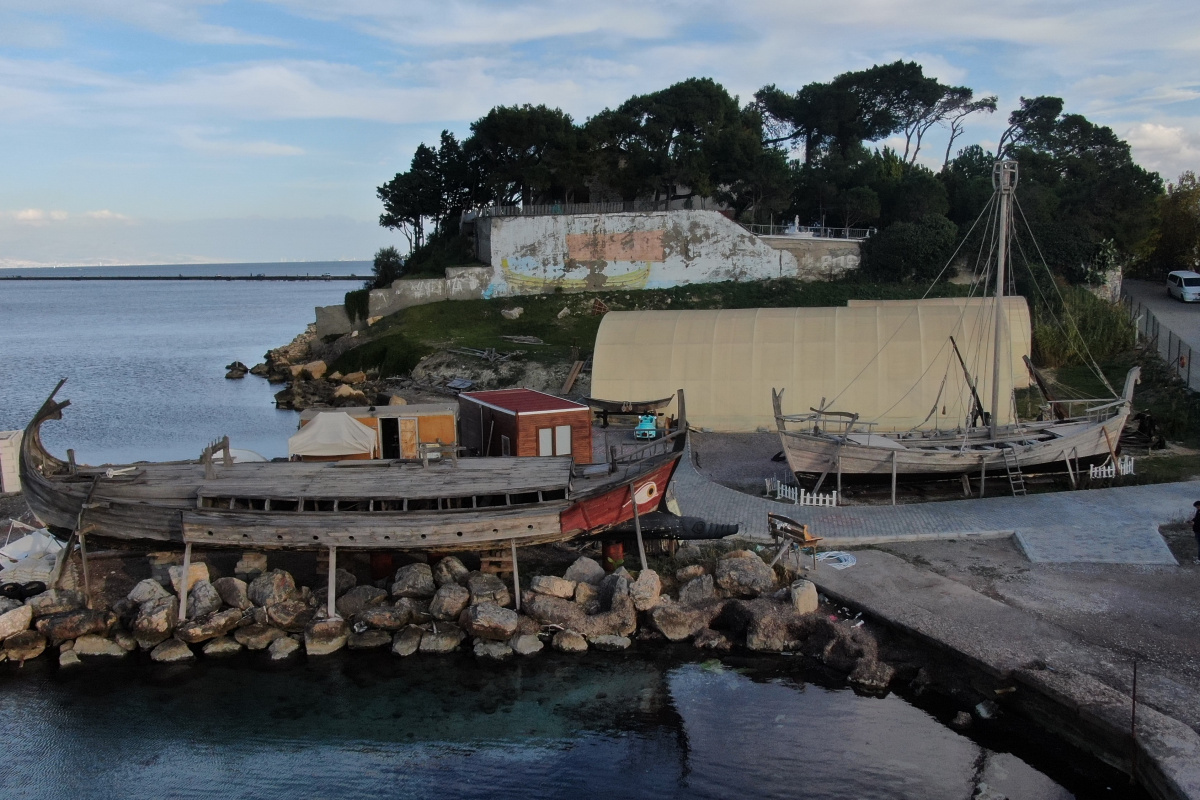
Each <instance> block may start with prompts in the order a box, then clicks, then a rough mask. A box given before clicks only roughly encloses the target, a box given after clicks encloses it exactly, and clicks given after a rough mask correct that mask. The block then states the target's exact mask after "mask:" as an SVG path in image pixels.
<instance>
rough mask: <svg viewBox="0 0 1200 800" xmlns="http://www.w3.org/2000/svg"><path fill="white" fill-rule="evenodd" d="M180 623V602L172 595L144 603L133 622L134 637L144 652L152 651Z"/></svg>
mask: <svg viewBox="0 0 1200 800" xmlns="http://www.w3.org/2000/svg"><path fill="white" fill-rule="evenodd" d="M178 623H179V601H178V600H176V599H175V598H174V597H172V596H171V595H168V596H166V597H160V598H159V599H157V600H151V601H149V602H147V603H143V604H142V605H141V607H140V608H139V609H138V614H137V618H135V619H134V621H133V635H134V637H135V638H136V639H137V642H138V645H139V646H140V647H141V648H142V649H143V650H150V649H152V648H153V647H155V646H156V645H158V644H159V643H161V642H162V641H164V640H165V639H167V638H168V637H170V635H171V633H172V632H173V631H174V630H175V626H176V625H177V624H178Z"/></svg>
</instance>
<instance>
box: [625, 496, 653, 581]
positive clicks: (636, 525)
mask: <svg viewBox="0 0 1200 800" xmlns="http://www.w3.org/2000/svg"><path fill="white" fill-rule="evenodd" d="M629 501H630V502H631V503H633V532H634V534H635V535H636V536H637V543H638V555H639V556H640V557H641V559H642V569H648V567H647V564H646V545H645V544H644V543H643V542H642V518H641V516H639V515H638V507H637V492H636V491H635V490H634V488H633V484H632V483H631V484H629Z"/></svg>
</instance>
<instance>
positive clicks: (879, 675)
mask: <svg viewBox="0 0 1200 800" xmlns="http://www.w3.org/2000/svg"><path fill="white" fill-rule="evenodd" d="M895 675H896V670H895V668H893V667H891V666H889V665H888V664H884V663H883V662H882V661H877V660H875V659H871V658H860V659H859V660H858V663H856V664H855V665H854V669H853V671H851V673H850V678H849V680H850V682H851V683H852V684H854V685H855V686H857V687H859V688H860V689H866V690H867V691H870V692H883V691H886V690H887V688H888V686H889V685H891V683H892V678H893V677H895Z"/></svg>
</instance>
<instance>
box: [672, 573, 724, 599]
mask: <svg viewBox="0 0 1200 800" xmlns="http://www.w3.org/2000/svg"><path fill="white" fill-rule="evenodd" d="M716 596H717V591H716V587H714V586H713V578H712V575H705V574H703V573H702V574H700V575H699V576H697V577H695V578H692V579H691V580H690V581H688V582H687V583H685V584H684V585H683V588H682V589H680V590H679V604H680V605H684V606H694V605H698V604H700V603H707V602H708V601H710V600H713V599H715V598H716Z"/></svg>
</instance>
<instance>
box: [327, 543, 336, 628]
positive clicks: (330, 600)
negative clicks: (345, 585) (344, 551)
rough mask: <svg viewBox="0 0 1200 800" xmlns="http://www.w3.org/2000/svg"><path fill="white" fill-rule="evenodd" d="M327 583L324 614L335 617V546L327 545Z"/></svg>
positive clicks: (330, 617)
mask: <svg viewBox="0 0 1200 800" xmlns="http://www.w3.org/2000/svg"><path fill="white" fill-rule="evenodd" d="M328 576H329V577H328V578H327V580H328V582H329V585H328V587H327V588H326V589H325V616H327V617H328V618H329V619H337V618H338V613H337V605H336V601H337V547H335V546H334V545H329V571H328Z"/></svg>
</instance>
